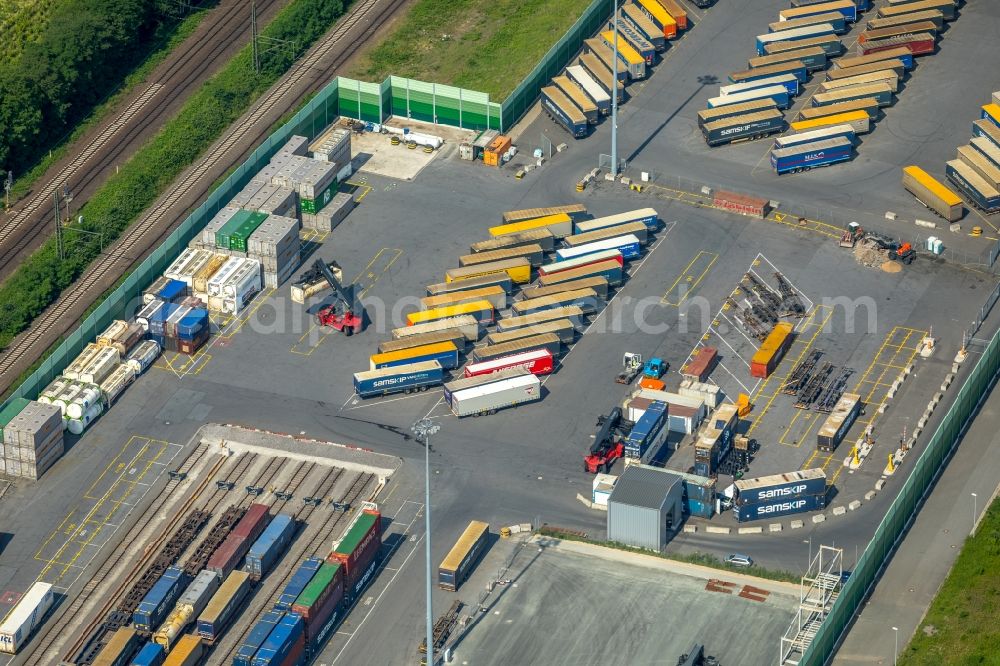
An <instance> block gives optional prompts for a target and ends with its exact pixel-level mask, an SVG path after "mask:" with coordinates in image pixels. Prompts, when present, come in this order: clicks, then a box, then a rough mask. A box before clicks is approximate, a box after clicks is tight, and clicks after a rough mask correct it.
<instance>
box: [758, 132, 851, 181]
mask: <svg viewBox="0 0 1000 666" xmlns="http://www.w3.org/2000/svg"><path fill="white" fill-rule="evenodd" d="M853 152H854V145H853V144H852V143H851V141H850V140H849V139H845V138H840V139H827V140H825V141H817V142H815V143H807V144H801V145H798V146H792V147H790V148H780V149H775V150H772V151H771V166H772V167H773V168H774V171H775V173H777V174H778V175H781V174H784V173H794V172H799V171H808V170H810V169H816V168H818V167H825V166H830V165H831V164H837V163H838V162H846V161H847V160H849V159H851V157H852V155H853Z"/></svg>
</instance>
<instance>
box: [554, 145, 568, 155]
mask: <svg viewBox="0 0 1000 666" xmlns="http://www.w3.org/2000/svg"><path fill="white" fill-rule="evenodd" d="M567 148H569V146H567V145H566V144H565V143H560V144H559V145H558V146H556V152H557V153H561V152H562V151H564V150H566V149H567Z"/></svg>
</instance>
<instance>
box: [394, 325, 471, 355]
mask: <svg viewBox="0 0 1000 666" xmlns="http://www.w3.org/2000/svg"><path fill="white" fill-rule="evenodd" d="M438 342H450V343H452V344H453V345H455V347H456V348H457V349H458V351H460V352H463V351H465V347H466V345H467V343H468V340H466V339H465V334H464V333H463V332H462V331H461V330H459V329H457V328H449V329H445V330H443V331H435V332H433V333H424V334H423V335H414V336H411V337H408V338H402V339H400V340H384V341H382V342H380V343H378V353H379V354H388V353H391V352H396V351H402V350H404V349H410V348H412V347H423V346H425V345H433V344H437V343H438Z"/></svg>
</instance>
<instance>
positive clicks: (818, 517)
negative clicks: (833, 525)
mask: <svg viewBox="0 0 1000 666" xmlns="http://www.w3.org/2000/svg"><path fill="white" fill-rule="evenodd" d="M824 520H826V516H825V515H824V514H822V513H819V514H816V515H815V516H813V522H814V523H822V522H823V521H824Z"/></svg>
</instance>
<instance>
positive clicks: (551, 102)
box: [541, 86, 589, 139]
mask: <svg viewBox="0 0 1000 666" xmlns="http://www.w3.org/2000/svg"><path fill="white" fill-rule="evenodd" d="M541 95H542V109H544V110H545V114H546V115H547V116H548V117H549V118H552V119H553V120H555V121H556V122H558V123H559V124H560V125H562V126H563V127H564V128H565V129H566V131H568V132H569V133H570V134H572V135H573V138H575V139H580V138H582V137H585V136H587V132H588V131H589V129H588V128H589V123H588V121H587V117H586V116H585V115H584V114H583V112H582V111H580V109H578V108H577V107H576V105H575V104H573V102H572V101H570V99H569V98H568V97H566V95H565V94H563V92H562V91H561V90H559V88H557V87H555V86H545V87H544V88H542V90H541Z"/></svg>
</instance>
